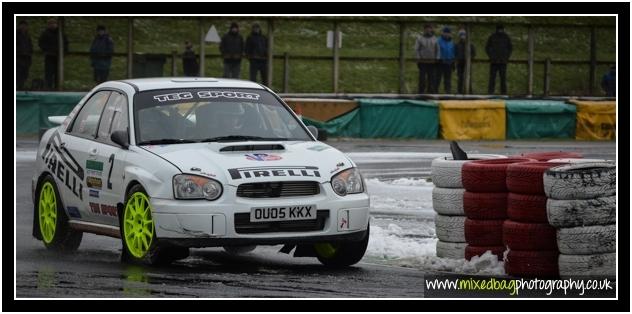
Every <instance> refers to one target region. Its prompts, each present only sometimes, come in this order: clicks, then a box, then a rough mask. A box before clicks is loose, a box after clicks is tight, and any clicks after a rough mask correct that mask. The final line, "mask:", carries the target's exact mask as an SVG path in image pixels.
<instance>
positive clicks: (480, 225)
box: [464, 218, 503, 246]
mask: <svg viewBox="0 0 632 314" xmlns="http://www.w3.org/2000/svg"><path fill="white" fill-rule="evenodd" d="M464 233H465V242H467V244H469V245H474V246H501V245H503V220H474V219H469V218H466V219H465V226H464Z"/></svg>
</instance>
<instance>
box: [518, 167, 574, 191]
mask: <svg viewBox="0 0 632 314" xmlns="http://www.w3.org/2000/svg"><path fill="white" fill-rule="evenodd" d="M565 164H567V163H561V162H555V163H554V162H546V161H534V162H522V163H517V164H511V165H509V166H507V189H508V190H509V192H514V193H521V194H541V195H544V179H543V175H544V172H545V171H546V170H548V169H549V168H552V167H555V166H561V165H565Z"/></svg>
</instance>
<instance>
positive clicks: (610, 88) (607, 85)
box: [601, 65, 617, 97]
mask: <svg viewBox="0 0 632 314" xmlns="http://www.w3.org/2000/svg"><path fill="white" fill-rule="evenodd" d="M616 83H617V77H616V75H615V66H614V65H613V66H610V71H608V73H606V74H605V75H604V76H603V77H602V78H601V88H602V89H603V91H604V92H605V93H606V96H607V97H615V96H616V94H617V84H616Z"/></svg>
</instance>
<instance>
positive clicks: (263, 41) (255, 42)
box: [246, 24, 268, 85]
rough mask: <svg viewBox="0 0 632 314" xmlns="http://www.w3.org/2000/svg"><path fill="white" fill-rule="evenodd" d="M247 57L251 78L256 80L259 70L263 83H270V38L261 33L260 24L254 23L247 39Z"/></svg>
mask: <svg viewBox="0 0 632 314" xmlns="http://www.w3.org/2000/svg"><path fill="white" fill-rule="evenodd" d="M246 57H248V60H249V61H250V80H251V81H253V82H256V81H257V72H259V73H261V82H262V84H263V85H268V39H267V38H266V36H264V35H262V34H261V27H260V26H259V24H254V25H252V33H250V35H249V36H248V38H247V39H246Z"/></svg>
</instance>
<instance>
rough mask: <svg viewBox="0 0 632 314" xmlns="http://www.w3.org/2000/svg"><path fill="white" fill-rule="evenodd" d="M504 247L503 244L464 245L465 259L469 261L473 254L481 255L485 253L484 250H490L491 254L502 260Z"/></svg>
mask: <svg viewBox="0 0 632 314" xmlns="http://www.w3.org/2000/svg"><path fill="white" fill-rule="evenodd" d="M506 249H507V248H506V247H504V246H473V245H469V244H468V245H467V246H466V247H465V259H466V260H468V261H469V260H471V259H472V257H474V256H481V255H483V254H485V252H487V251H490V252H491V253H492V254H493V255H496V256H497V257H498V260H499V261H502V260H503V258H504V253H505V250H506Z"/></svg>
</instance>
